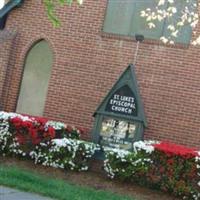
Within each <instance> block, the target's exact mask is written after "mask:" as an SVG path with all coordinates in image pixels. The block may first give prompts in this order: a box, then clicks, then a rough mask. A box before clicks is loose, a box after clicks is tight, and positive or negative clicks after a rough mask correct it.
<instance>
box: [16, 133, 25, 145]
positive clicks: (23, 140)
mask: <svg viewBox="0 0 200 200" xmlns="http://www.w3.org/2000/svg"><path fill="white" fill-rule="evenodd" d="M16 139H17V141H18V142H19V144H25V142H26V139H25V137H24V136H23V135H21V134H17V135H16Z"/></svg>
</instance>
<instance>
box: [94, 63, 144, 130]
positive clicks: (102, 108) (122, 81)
mask: <svg viewBox="0 0 200 200" xmlns="http://www.w3.org/2000/svg"><path fill="white" fill-rule="evenodd" d="M124 86H128V87H129V88H130V89H131V90H132V92H133V93H134V96H135V98H136V106H137V115H136V116H135V115H132V116H130V115H129V116H128V115H127V116H125V115H122V114H117V113H110V112H108V111H107V109H106V106H107V104H108V102H109V100H110V99H111V98H112V96H113V95H114V94H115V93H116V92H117V91H119V90H120V89H121V88H122V87H124ZM96 114H103V115H113V116H116V117H124V118H127V119H131V120H135V121H139V122H142V123H143V125H144V127H147V121H146V117H145V113H144V108H143V104H142V101H141V98H140V93H139V88H138V85H137V79H136V74H135V67H134V65H132V64H130V65H129V66H128V67H127V68H126V70H125V71H124V72H123V73H122V74H121V76H120V77H119V79H118V80H117V82H116V83H115V84H114V85H113V87H112V89H111V90H110V91H109V92H108V94H107V95H106V97H105V98H104V100H103V101H102V102H101V104H100V105H99V107H98V108H97V110H96V111H95V113H94V115H93V116H95V115H96Z"/></svg>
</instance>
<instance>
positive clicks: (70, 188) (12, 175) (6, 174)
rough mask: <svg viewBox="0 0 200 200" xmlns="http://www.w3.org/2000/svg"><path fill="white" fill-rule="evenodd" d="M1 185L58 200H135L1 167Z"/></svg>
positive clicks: (22, 170)
mask: <svg viewBox="0 0 200 200" xmlns="http://www.w3.org/2000/svg"><path fill="white" fill-rule="evenodd" d="M0 185H4V186H10V187H13V188H17V189H20V190H24V191H29V192H34V193H38V194H42V195H44V196H48V197H51V198H54V199H58V200H107V199H108V200H134V199H133V198H130V197H124V196H119V195H116V194H113V193H110V192H104V191H100V190H94V189H91V188H86V187H80V186H76V185H73V184H69V183H67V182H64V181H62V180H58V179H50V178H47V177H44V176H39V175H36V174H35V173H33V172H31V171H27V170H24V169H20V168H17V167H8V166H3V165H0Z"/></svg>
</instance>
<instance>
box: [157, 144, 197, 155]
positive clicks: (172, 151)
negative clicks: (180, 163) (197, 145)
mask: <svg viewBox="0 0 200 200" xmlns="http://www.w3.org/2000/svg"><path fill="white" fill-rule="evenodd" d="M153 146H154V147H155V149H156V150H158V151H162V152H164V153H165V154H166V155H168V156H174V155H175V156H181V157H183V158H194V157H196V156H197V155H198V154H197V152H196V150H195V149H192V148H188V147H185V146H182V145H177V144H173V143H169V142H161V143H160V144H154V145H153Z"/></svg>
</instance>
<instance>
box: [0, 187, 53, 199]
mask: <svg viewBox="0 0 200 200" xmlns="http://www.w3.org/2000/svg"><path fill="white" fill-rule="evenodd" d="M0 200H53V199H50V198H47V197H42V196H40V195H38V194H34V193H29V192H22V191H19V190H15V189H11V188H8V187H4V186H0Z"/></svg>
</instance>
